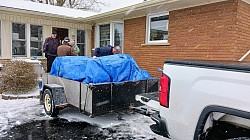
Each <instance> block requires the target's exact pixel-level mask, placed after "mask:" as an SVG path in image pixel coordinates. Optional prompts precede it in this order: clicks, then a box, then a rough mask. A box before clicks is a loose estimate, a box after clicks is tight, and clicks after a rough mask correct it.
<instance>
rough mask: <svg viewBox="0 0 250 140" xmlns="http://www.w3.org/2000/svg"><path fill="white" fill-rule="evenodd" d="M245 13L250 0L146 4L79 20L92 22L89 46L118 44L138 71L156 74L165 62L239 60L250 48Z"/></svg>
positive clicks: (249, 26)
mask: <svg viewBox="0 0 250 140" xmlns="http://www.w3.org/2000/svg"><path fill="white" fill-rule="evenodd" d="M249 11H250V0H209V1H208V0H151V1H147V2H143V3H139V4H137V5H133V6H129V7H125V8H123V9H117V10H113V11H110V12H107V13H103V14H99V15H95V16H90V17H87V18H85V21H87V22H89V23H92V24H94V26H93V28H92V29H93V30H92V42H95V44H92V47H98V46H101V45H105V43H108V44H112V45H121V46H122V47H123V52H124V53H128V54H131V55H132V56H133V57H134V59H135V60H136V61H137V63H138V64H139V66H140V67H141V68H142V69H146V70H148V72H149V73H150V74H151V75H152V76H160V73H159V72H158V71H157V70H156V68H161V67H162V65H163V62H164V60H166V59H194V60H233V61H237V60H239V59H240V58H242V56H243V55H245V54H246V53H247V52H248V51H249V50H250V12H249ZM117 25H119V26H120V27H119V26H117ZM122 26H123V28H122ZM117 30H118V32H117ZM105 33H110V34H108V35H105ZM119 35H120V38H122V39H123V40H122V39H120V40H119V39H118V40H117V39H116V38H117V36H119ZM107 38H108V41H109V42H105V40H103V39H107ZM117 41H118V43H117ZM103 42H105V43H104V44H102V43H103ZM122 42H123V44H122ZM244 61H250V57H246V58H244Z"/></svg>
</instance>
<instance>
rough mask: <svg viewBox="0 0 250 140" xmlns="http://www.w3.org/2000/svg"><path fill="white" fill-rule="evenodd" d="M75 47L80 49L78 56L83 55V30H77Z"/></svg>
mask: <svg viewBox="0 0 250 140" xmlns="http://www.w3.org/2000/svg"><path fill="white" fill-rule="evenodd" d="M76 45H77V46H78V47H79V49H80V54H79V55H82V56H84V55H85V31H84V30H77V43H76Z"/></svg>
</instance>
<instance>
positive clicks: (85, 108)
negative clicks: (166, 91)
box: [40, 73, 159, 117]
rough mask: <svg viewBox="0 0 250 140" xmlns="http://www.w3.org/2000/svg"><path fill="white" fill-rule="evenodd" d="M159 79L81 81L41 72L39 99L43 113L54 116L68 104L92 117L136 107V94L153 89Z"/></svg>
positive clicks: (137, 103)
mask: <svg viewBox="0 0 250 140" xmlns="http://www.w3.org/2000/svg"><path fill="white" fill-rule="evenodd" d="M158 85H159V79H158V78H152V79H147V80H139V81H127V82H119V83H99V84H84V83H82V82H78V81H73V80H69V79H66V78H62V77H58V76H53V75H50V74H48V73H44V74H43V76H42V89H41V92H40V102H41V103H43V104H44V109H45V112H46V114H47V115H50V116H52V117H54V116H57V114H58V113H59V111H60V110H61V109H63V108H65V107H67V106H69V105H71V106H74V107H77V108H79V111H80V112H81V113H84V114H86V115H89V116H90V117H95V116H99V115H103V114H107V113H110V112H112V111H116V110H121V109H126V108H129V107H138V106H140V105H142V104H141V103H140V102H138V101H136V100H135V96H136V95H137V94H143V93H150V92H156V91H158V89H159V86H158Z"/></svg>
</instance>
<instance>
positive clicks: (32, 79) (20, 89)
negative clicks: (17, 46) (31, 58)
mask: <svg viewBox="0 0 250 140" xmlns="http://www.w3.org/2000/svg"><path fill="white" fill-rule="evenodd" d="M2 71H3V75H2V78H3V83H4V87H3V92H7V93H13V94H22V93H26V92H29V91H31V90H33V89H35V88H36V87H37V85H38V81H37V74H36V73H35V70H34V66H33V65H32V64H30V63H27V62H24V61H11V62H10V63H7V64H5V65H4V67H3V70H2Z"/></svg>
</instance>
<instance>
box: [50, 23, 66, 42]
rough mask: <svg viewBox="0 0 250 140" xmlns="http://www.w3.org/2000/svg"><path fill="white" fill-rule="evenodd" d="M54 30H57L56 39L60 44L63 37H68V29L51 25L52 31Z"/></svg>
mask: <svg viewBox="0 0 250 140" xmlns="http://www.w3.org/2000/svg"><path fill="white" fill-rule="evenodd" d="M53 31H56V32H57V37H56V38H57V39H58V41H59V42H60V44H62V41H63V39H64V38H65V37H69V29H66V28H57V27H52V32H53Z"/></svg>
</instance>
